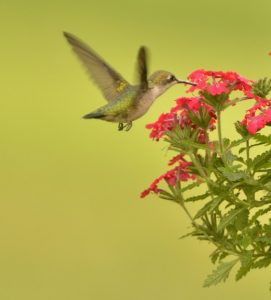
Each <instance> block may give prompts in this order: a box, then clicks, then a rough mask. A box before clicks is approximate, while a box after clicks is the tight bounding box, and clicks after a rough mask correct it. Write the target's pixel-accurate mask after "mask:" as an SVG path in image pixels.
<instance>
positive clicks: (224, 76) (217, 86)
mask: <svg viewBox="0 0 271 300" xmlns="http://www.w3.org/2000/svg"><path fill="white" fill-rule="evenodd" d="M188 79H189V80H191V81H193V82H194V83H196V84H197V85H196V86H192V87H190V88H189V90H188V92H194V91H195V90H200V91H205V92H208V93H209V94H211V95H213V96H215V95H221V94H222V93H225V94H229V93H230V92H232V91H242V92H244V94H245V95H246V96H249V95H250V93H251V83H252V81H251V80H248V79H246V78H244V77H241V76H240V75H239V74H237V73H235V72H220V71H218V72H214V71H205V70H202V69H200V70H196V71H194V72H193V73H191V74H190V75H189V76H188Z"/></svg>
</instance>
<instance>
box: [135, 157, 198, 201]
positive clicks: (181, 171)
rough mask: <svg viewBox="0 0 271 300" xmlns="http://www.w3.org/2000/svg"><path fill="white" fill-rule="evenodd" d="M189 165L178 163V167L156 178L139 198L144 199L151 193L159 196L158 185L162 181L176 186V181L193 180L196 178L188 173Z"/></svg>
mask: <svg viewBox="0 0 271 300" xmlns="http://www.w3.org/2000/svg"><path fill="white" fill-rule="evenodd" d="M190 165H191V162H187V161H180V163H179V165H178V166H177V167H175V168H173V169H171V170H169V171H167V172H166V173H164V174H162V175H161V176H159V177H158V178H156V179H155V180H154V181H153V182H152V183H151V185H150V186H149V187H148V188H147V189H146V190H144V191H143V192H142V193H141V195H140V197H141V198H144V197H146V196H147V195H149V194H150V193H151V192H154V193H155V194H159V192H160V191H161V189H159V188H158V184H159V183H160V182H161V181H162V180H164V181H165V182H166V183H167V184H168V185H170V186H176V183H177V181H178V180H179V181H188V180H189V179H192V180H194V179H195V178H196V176H195V175H194V174H191V173H189V171H188V167H189V166H190Z"/></svg>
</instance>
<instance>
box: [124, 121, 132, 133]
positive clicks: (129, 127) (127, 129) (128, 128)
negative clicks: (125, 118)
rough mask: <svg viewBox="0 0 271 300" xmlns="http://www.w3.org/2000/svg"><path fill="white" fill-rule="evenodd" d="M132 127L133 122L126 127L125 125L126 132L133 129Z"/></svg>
mask: <svg viewBox="0 0 271 300" xmlns="http://www.w3.org/2000/svg"><path fill="white" fill-rule="evenodd" d="M132 126H133V123H132V122H129V123H127V124H126V125H125V128H126V129H125V130H126V131H129V130H130V129H131V128H132Z"/></svg>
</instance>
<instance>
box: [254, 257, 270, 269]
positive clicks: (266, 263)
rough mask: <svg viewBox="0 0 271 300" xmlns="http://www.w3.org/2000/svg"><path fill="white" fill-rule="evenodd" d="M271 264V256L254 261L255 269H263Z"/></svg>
mask: <svg viewBox="0 0 271 300" xmlns="http://www.w3.org/2000/svg"><path fill="white" fill-rule="evenodd" d="M270 264H271V257H264V258H262V259H259V260H258V261H256V262H254V264H253V268H254V269H256V268H257V269H261V268H266V267H268V266H269V265H270Z"/></svg>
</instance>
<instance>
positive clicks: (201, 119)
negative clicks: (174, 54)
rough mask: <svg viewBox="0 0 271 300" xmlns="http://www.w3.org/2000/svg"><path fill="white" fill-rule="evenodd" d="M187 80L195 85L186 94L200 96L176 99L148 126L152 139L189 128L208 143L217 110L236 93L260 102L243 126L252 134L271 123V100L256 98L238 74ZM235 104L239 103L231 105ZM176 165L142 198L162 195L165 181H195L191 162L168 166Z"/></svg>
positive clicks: (178, 159)
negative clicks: (165, 111)
mask: <svg viewBox="0 0 271 300" xmlns="http://www.w3.org/2000/svg"><path fill="white" fill-rule="evenodd" d="M188 79H189V80H190V81H192V82H194V83H195V84H196V85H194V86H191V87H190V88H189V89H188V90H187V92H188V93H194V92H195V91H197V92H198V94H197V95H196V96H195V95H193V96H192V97H182V98H179V99H177V100H176V105H175V106H174V107H172V109H171V110H170V111H169V112H167V113H163V114H161V116H160V117H159V118H158V120H157V121H156V122H154V123H150V124H147V125H146V128H147V129H150V130H151V132H150V137H151V138H152V139H155V140H156V141H159V140H160V139H161V137H163V136H164V135H165V133H166V132H168V131H171V130H173V129H174V128H175V127H176V126H179V127H180V128H181V129H183V128H187V127H188V128H190V129H191V130H192V131H193V130H196V131H195V132H196V137H195V135H193V138H194V141H196V142H198V143H202V144H204V143H206V142H207V140H208V139H207V137H208V131H212V130H214V129H215V124H216V111H217V110H218V108H219V107H226V106H223V105H224V103H229V104H230V103H231V100H230V94H231V93H232V92H234V91H239V92H241V93H242V94H243V95H244V96H245V98H243V99H255V100H256V102H257V103H256V105H255V106H253V107H252V108H251V109H250V110H248V112H247V114H246V116H245V118H244V120H243V121H242V123H241V124H242V125H243V126H246V127H247V130H248V131H249V132H250V133H251V134H255V133H256V132H257V131H258V130H259V129H261V128H263V127H264V126H265V125H266V124H268V123H270V122H271V100H270V101H269V100H267V99H262V98H260V97H259V96H256V95H254V94H253V90H252V83H253V81H251V80H248V79H246V78H244V77H242V76H240V75H239V74H238V73H235V72H220V71H219V72H214V71H205V70H196V71H194V72H192V73H191V74H190V75H189V76H188ZM220 95H221V97H220ZM234 100H236V99H234ZM234 103H236V101H234V102H233V103H232V104H234ZM259 112H260V113H259ZM257 113H258V114H257ZM210 147H211V144H210ZM176 162H178V166H177V167H175V168H173V169H171V170H169V171H168V172H166V173H165V174H163V175H161V176H160V177H158V178H157V179H155V180H154V181H153V183H152V184H151V185H150V187H149V188H148V189H146V190H145V191H143V192H142V194H141V197H142V198H143V197H145V196H146V195H148V194H149V193H150V192H154V193H159V192H160V191H161V190H159V188H158V184H159V183H160V182H161V181H162V180H165V181H166V183H167V184H168V185H171V186H175V185H176V182H177V181H178V180H180V181H187V180H189V179H194V178H195V175H193V174H191V171H190V172H189V169H188V166H190V165H191V163H190V162H187V161H185V159H184V155H183V154H179V155H177V156H175V157H174V158H172V159H171V160H170V162H169V165H172V164H174V163H176Z"/></svg>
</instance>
